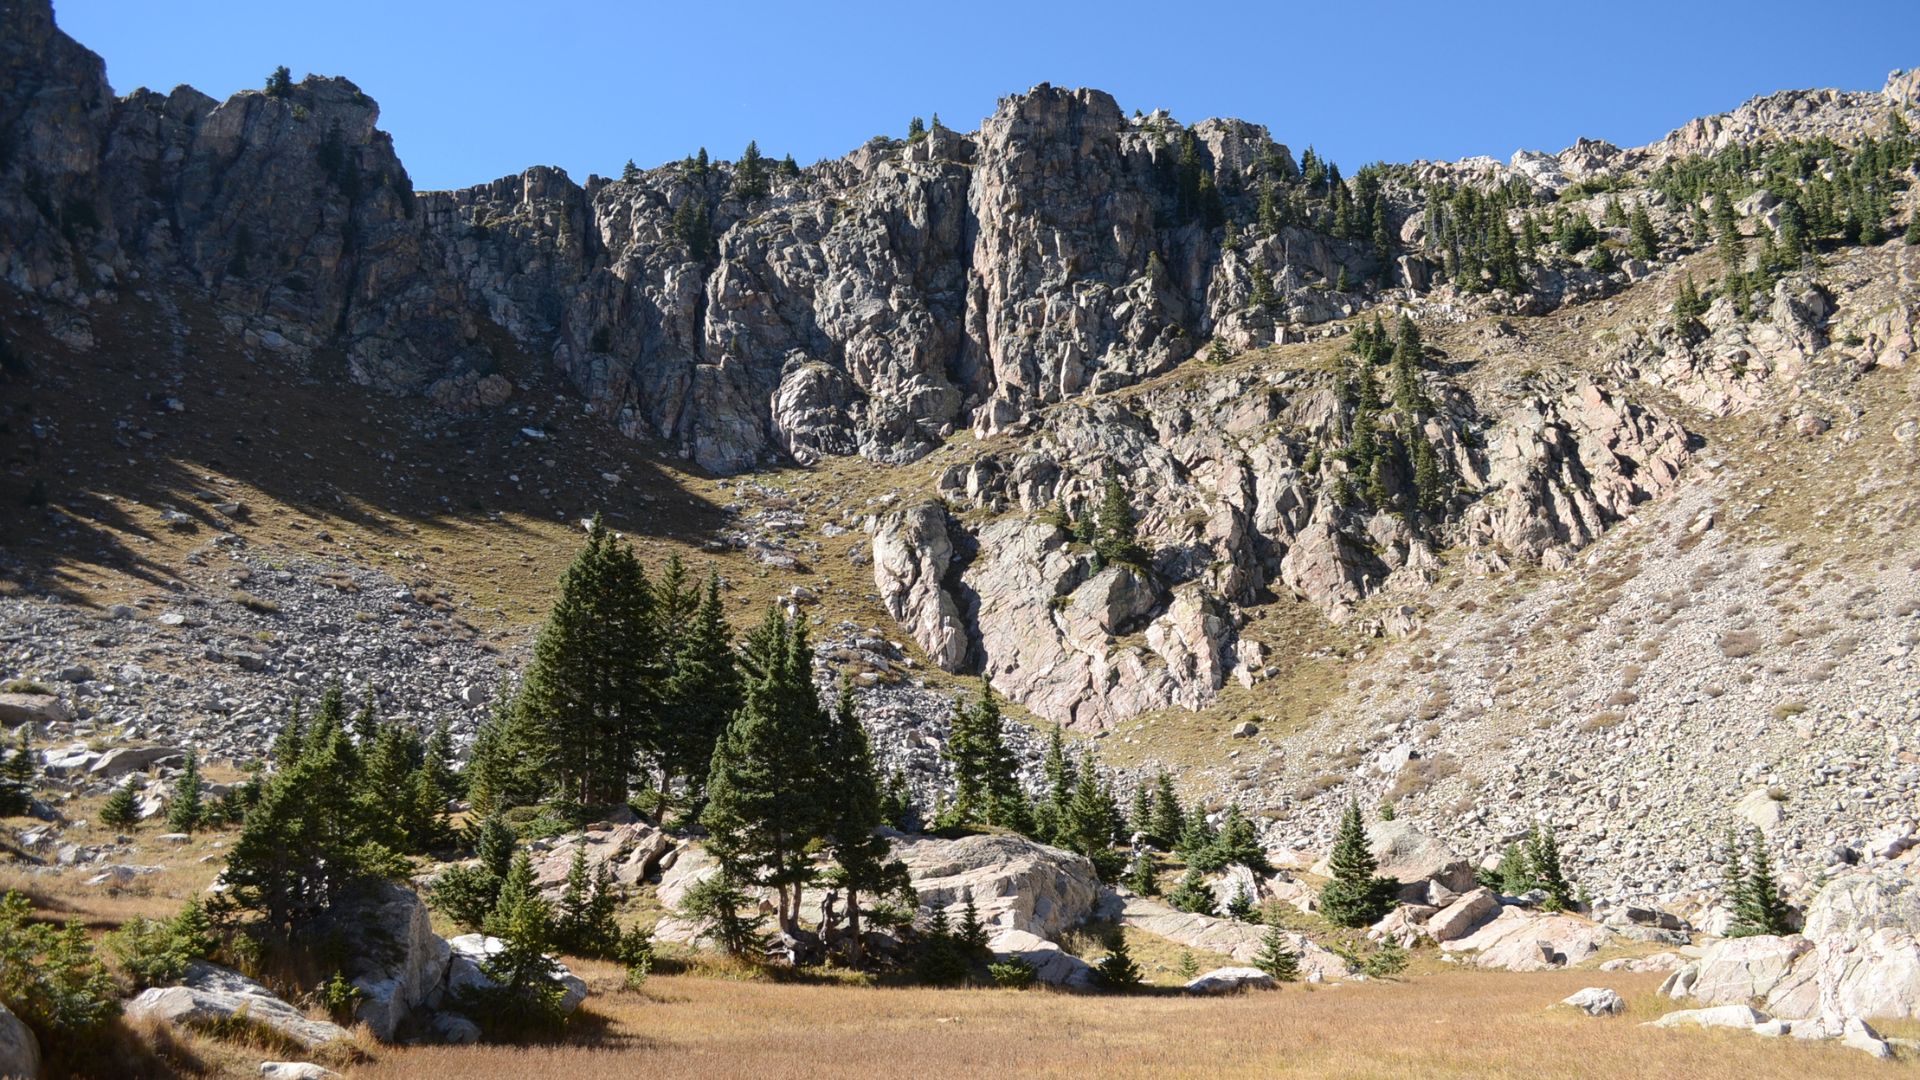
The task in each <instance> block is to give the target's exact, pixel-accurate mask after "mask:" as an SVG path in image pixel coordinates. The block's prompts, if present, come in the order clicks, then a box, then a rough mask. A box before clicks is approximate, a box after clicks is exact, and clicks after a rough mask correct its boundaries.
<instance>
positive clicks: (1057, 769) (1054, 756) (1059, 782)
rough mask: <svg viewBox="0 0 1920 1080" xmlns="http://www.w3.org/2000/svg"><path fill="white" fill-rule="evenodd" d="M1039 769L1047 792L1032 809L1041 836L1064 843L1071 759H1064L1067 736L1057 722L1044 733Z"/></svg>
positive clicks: (1071, 784) (1041, 837) (1056, 842)
mask: <svg viewBox="0 0 1920 1080" xmlns="http://www.w3.org/2000/svg"><path fill="white" fill-rule="evenodd" d="M1041 771H1042V772H1044V773H1045V774H1046V778H1047V795H1046V798H1044V799H1043V800H1041V802H1040V806H1039V808H1038V809H1037V811H1036V813H1035V817H1036V819H1037V821H1036V825H1037V830H1038V833H1039V836H1040V839H1042V840H1045V841H1047V842H1048V843H1051V844H1065V843H1066V842H1067V841H1066V822H1067V806H1068V804H1070V803H1071V802H1072V801H1073V780H1074V769H1073V763H1072V762H1071V761H1068V760H1067V748H1066V740H1065V738H1064V737H1063V736H1062V735H1061V733H1060V725H1059V724H1055V725H1053V732H1052V733H1051V734H1050V735H1048V736H1047V754H1046V757H1045V758H1044V759H1042V761H1041Z"/></svg>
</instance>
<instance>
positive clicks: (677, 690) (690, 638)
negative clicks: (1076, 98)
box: [658, 568, 741, 805]
mask: <svg viewBox="0 0 1920 1080" xmlns="http://www.w3.org/2000/svg"><path fill="white" fill-rule="evenodd" d="M670 665H671V671H670V672H669V674H668V675H667V677H666V679H665V680H664V683H663V686H662V690H661V698H662V715H663V716H664V717H668V718H670V719H671V722H670V723H662V724H661V725H660V726H659V728H660V747H659V753H658V757H659V759H660V762H661V773H662V783H663V790H664V788H665V786H667V785H670V784H671V782H672V781H673V780H674V779H675V778H680V777H684V778H686V779H687V781H688V783H689V784H690V785H691V786H692V787H693V788H694V789H695V790H694V791H693V795H694V796H695V803H696V805H697V798H698V795H699V794H700V792H699V789H700V788H703V787H704V786H705V783H706V775H707V768H708V766H709V765H710V764H711V763H712V761H713V746H714V743H715V742H716V741H718V740H719V738H720V733H721V732H722V731H724V730H725V729H726V726H727V723H728V721H730V720H731V719H732V718H733V714H734V711H735V710H736V709H738V708H739V707H740V699H741V682H740V671H739V667H738V665H737V663H736V662H735V657H734V651H733V627H732V626H731V625H729V624H728V622H727V614H726V608H725V606H724V605H723V604H722V603H721V600H720V575H719V572H718V571H717V570H714V569H711V568H709V569H708V571H707V580H706V585H705V586H704V588H703V589H702V590H701V592H700V597H699V602H698V604H697V605H696V606H695V607H694V608H693V610H692V612H691V615H690V617H689V618H688V619H687V622H686V625H685V629H684V632H683V633H681V634H680V635H678V638H677V640H676V642H675V648H674V650H673V656H672V658H671V660H670Z"/></svg>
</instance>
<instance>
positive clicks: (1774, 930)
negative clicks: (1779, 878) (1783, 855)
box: [1727, 828, 1793, 937]
mask: <svg viewBox="0 0 1920 1080" xmlns="http://www.w3.org/2000/svg"><path fill="white" fill-rule="evenodd" d="M1732 900H1733V925H1732V926H1730V927H1729V928H1728V929H1727V936H1728V937H1748V936H1752V935H1754V934H1787V933H1791V932H1792V930H1793V926H1792V912H1791V911H1790V910H1789V909H1788V907H1787V902H1786V899H1785V898H1784V897H1782V896H1781V895H1780V886H1779V883H1778V882H1776V881H1775V880H1774V877H1773V863H1772V860H1771V859H1769V858H1768V857H1767V841H1766V837H1764V836H1763V835H1761V832H1760V830H1759V829H1758V828H1755V829H1754V830H1753V832H1752V835H1751V838H1750V840H1749V841H1748V844H1747V852H1746V872H1745V874H1744V876H1743V881H1742V883H1741V888H1740V890H1739V892H1738V895H1736V896H1735V897H1733V898H1732Z"/></svg>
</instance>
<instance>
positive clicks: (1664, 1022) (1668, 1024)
mask: <svg viewBox="0 0 1920 1080" xmlns="http://www.w3.org/2000/svg"><path fill="white" fill-rule="evenodd" d="M1770 1019H1772V1017H1769V1016H1768V1015H1767V1014H1766V1013H1763V1012H1760V1011H1758V1010H1756V1009H1754V1008H1752V1007H1750V1006H1747V1005H1715V1006H1714V1007H1713V1008H1711V1009H1682V1010H1680V1011H1679V1012H1670V1013H1668V1014H1667V1015H1665V1016H1663V1017H1661V1018H1660V1019H1658V1020H1650V1021H1648V1023H1649V1024H1650V1025H1652V1026H1653V1027H1663V1028H1673V1027H1708V1028H1713V1027H1721V1028H1743V1029H1748V1030H1751V1029H1752V1028H1753V1027H1754V1026H1755V1025H1757V1024H1764V1023H1766V1022H1767V1021H1768V1020H1770Z"/></svg>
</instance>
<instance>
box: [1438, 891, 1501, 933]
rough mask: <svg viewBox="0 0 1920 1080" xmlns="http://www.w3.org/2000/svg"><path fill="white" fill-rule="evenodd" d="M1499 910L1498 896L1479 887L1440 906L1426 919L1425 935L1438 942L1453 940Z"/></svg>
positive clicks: (1473, 928)
mask: <svg viewBox="0 0 1920 1080" xmlns="http://www.w3.org/2000/svg"><path fill="white" fill-rule="evenodd" d="M1499 912H1500V898H1499V897H1498V896H1495V895H1494V893H1493V890H1492V889H1486V888H1480V889H1475V890H1473V891H1472V892H1469V893H1467V894H1466V895H1465V896H1462V897H1460V898H1459V899H1457V900H1455V901H1454V902H1453V903H1451V904H1448V905H1447V906H1446V907H1443V908H1441V909H1440V910H1439V911H1436V912H1434V913H1433V915H1432V916H1430V917H1429V918H1428V919H1427V922H1426V933H1427V936H1428V937H1430V938H1432V939H1433V940H1435V941H1438V942H1442V943H1444V942H1448V941H1455V940H1458V939H1460V938H1463V937H1466V936H1467V935H1468V934H1471V933H1473V932H1474V931H1475V930H1477V929H1479V928H1480V926H1481V924H1483V923H1485V922H1486V921H1487V920H1488V919H1491V918H1493V917H1494V916H1495V915H1497V914H1499Z"/></svg>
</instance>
